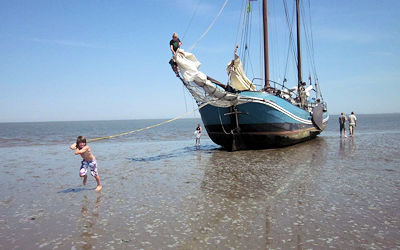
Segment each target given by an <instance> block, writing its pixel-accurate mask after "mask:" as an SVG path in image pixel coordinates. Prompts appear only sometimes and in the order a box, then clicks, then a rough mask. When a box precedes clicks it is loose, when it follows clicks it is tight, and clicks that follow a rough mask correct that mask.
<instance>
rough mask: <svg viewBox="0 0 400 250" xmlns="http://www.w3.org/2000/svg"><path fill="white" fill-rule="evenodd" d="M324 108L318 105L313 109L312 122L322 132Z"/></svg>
mask: <svg viewBox="0 0 400 250" xmlns="http://www.w3.org/2000/svg"><path fill="white" fill-rule="evenodd" d="M323 112H324V111H323V108H322V104H321V103H318V104H317V105H315V107H314V108H313V114H312V121H313V123H314V124H315V126H317V127H318V128H319V129H320V130H323V129H324V128H323Z"/></svg>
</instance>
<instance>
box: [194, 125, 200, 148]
mask: <svg viewBox="0 0 400 250" xmlns="http://www.w3.org/2000/svg"><path fill="white" fill-rule="evenodd" d="M201 131H202V129H201V126H200V123H199V124H197V128H196V130H195V131H194V135H195V136H196V146H200V137H201Z"/></svg>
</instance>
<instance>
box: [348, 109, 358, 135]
mask: <svg viewBox="0 0 400 250" xmlns="http://www.w3.org/2000/svg"><path fill="white" fill-rule="evenodd" d="M356 126H357V117H356V116H355V115H354V112H351V115H349V130H350V136H353V135H354V128H355V127H356Z"/></svg>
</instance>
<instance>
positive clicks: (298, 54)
mask: <svg viewBox="0 0 400 250" xmlns="http://www.w3.org/2000/svg"><path fill="white" fill-rule="evenodd" d="M296 23H297V79H298V88H297V91H298V93H299V96H300V87H301V86H302V82H303V80H302V77H301V49H300V0H296Z"/></svg>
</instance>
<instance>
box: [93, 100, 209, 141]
mask: <svg viewBox="0 0 400 250" xmlns="http://www.w3.org/2000/svg"><path fill="white" fill-rule="evenodd" d="M207 104H209V103H208V102H206V103H203V104H202V105H200V106H199V107H198V108H197V109H194V110H192V111H189V112H186V113H185V114H183V115H180V116H177V117H175V118H172V119H170V120H167V121H163V122H160V123H157V124H154V125H151V126H148V127H145V128H140V129H136V130H132V131H128V132H124V133H121V134H117V135H110V136H104V137H96V138H92V139H88V142H95V141H100V140H106V139H111V138H115V137H119V136H123V135H129V134H133V133H137V132H140V131H143V130H147V129H151V128H155V127H158V126H161V125H164V124H167V123H169V122H172V121H175V120H178V119H180V118H183V117H185V116H187V115H190V114H191V113H194V112H196V111H197V110H200V109H201V108H203V107H205V106H206V105H207Z"/></svg>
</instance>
